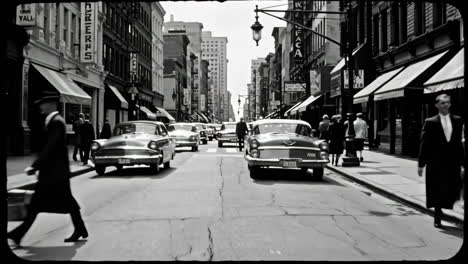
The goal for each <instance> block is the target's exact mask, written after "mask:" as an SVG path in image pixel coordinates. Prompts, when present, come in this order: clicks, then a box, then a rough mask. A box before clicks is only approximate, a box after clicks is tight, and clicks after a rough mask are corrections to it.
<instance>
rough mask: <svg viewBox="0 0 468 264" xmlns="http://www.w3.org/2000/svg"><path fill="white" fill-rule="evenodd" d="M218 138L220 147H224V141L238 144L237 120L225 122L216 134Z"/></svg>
mask: <svg viewBox="0 0 468 264" xmlns="http://www.w3.org/2000/svg"><path fill="white" fill-rule="evenodd" d="M216 139H217V140H218V147H222V146H223V144H224V143H234V144H237V134H236V122H224V123H223V124H222V125H221V129H220V130H219V132H218V133H217V134H216Z"/></svg>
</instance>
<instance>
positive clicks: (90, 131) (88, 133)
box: [80, 114, 95, 165]
mask: <svg viewBox="0 0 468 264" xmlns="http://www.w3.org/2000/svg"><path fill="white" fill-rule="evenodd" d="M80 135H81V148H82V149H83V158H84V160H83V165H87V164H88V160H89V152H90V150H91V143H92V142H93V140H94V139H95V134H94V127H93V125H92V124H91V122H90V121H89V115H88V114H87V115H86V118H85V121H84V122H83V124H81V125H80Z"/></svg>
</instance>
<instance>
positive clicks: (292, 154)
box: [91, 119, 329, 178]
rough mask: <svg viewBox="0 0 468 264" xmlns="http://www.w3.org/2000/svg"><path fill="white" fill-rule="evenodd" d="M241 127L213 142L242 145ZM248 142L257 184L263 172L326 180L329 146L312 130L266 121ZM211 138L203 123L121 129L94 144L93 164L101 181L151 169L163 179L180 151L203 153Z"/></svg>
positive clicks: (228, 125)
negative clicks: (107, 175) (110, 172)
mask: <svg viewBox="0 0 468 264" xmlns="http://www.w3.org/2000/svg"><path fill="white" fill-rule="evenodd" d="M235 127H236V123H235V122H225V123H223V124H222V125H221V126H220V127H219V130H214V129H213V134H214V135H213V136H212V138H211V139H213V138H216V139H217V140H218V146H219V147H222V146H223V144H225V143H236V142H237V135H236V133H235ZM248 127H249V128H250V131H249V134H248V135H247V136H246V137H245V139H244V146H245V155H244V157H245V160H246V161H247V167H248V169H249V171H250V176H251V177H252V178H256V176H257V175H258V173H259V172H260V171H261V170H262V169H263V168H269V167H272V168H278V167H279V168H285V169H300V170H301V171H302V172H307V171H308V169H312V170H313V174H314V176H315V177H317V178H322V177H323V173H324V167H325V166H326V164H327V163H328V162H329V158H328V143H327V142H326V141H324V140H320V139H318V138H316V137H314V135H313V133H312V128H311V126H310V125H309V124H308V123H307V122H304V121H301V120H289V119H264V120H259V121H255V122H253V123H251V124H249V126H248ZM209 138H210V137H209V132H208V130H207V128H206V126H205V124H202V123H174V124H170V125H168V126H167V128H166V126H165V125H164V124H163V123H161V122H157V121H129V122H123V123H120V124H118V125H117V126H116V127H115V128H114V132H113V135H112V137H111V138H110V139H97V140H94V141H93V143H92V144H91V158H92V160H93V162H94V164H95V170H96V172H97V173H98V174H99V175H102V174H104V172H105V169H106V167H110V166H115V167H116V168H117V169H118V170H120V169H122V168H123V166H133V165H149V166H150V168H151V169H152V170H153V171H154V172H155V173H158V172H159V171H160V166H161V165H164V167H165V168H169V167H170V161H171V160H173V159H174V157H175V153H176V152H175V148H176V147H191V148H192V151H198V146H199V145H200V142H202V143H204V144H206V143H207V140H208V139H209Z"/></svg>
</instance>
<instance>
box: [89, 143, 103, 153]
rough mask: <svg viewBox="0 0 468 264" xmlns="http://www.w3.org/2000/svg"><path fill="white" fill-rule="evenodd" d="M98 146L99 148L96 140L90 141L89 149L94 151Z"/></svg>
mask: <svg viewBox="0 0 468 264" xmlns="http://www.w3.org/2000/svg"><path fill="white" fill-rule="evenodd" d="M100 148H101V146H100V145H99V143H97V142H93V143H91V150H92V151H96V150H98V149H100Z"/></svg>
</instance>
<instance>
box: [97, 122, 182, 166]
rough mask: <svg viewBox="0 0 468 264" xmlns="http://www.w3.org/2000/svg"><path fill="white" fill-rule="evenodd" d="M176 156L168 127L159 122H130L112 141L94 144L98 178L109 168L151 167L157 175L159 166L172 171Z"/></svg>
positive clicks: (125, 124) (120, 125)
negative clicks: (171, 165)
mask: <svg viewBox="0 0 468 264" xmlns="http://www.w3.org/2000/svg"><path fill="white" fill-rule="evenodd" d="M174 156H175V141H174V140H173V139H171V138H170V137H169V133H168V131H167V129H166V126H165V125H164V124H163V123H162V122H157V121H143V120H142V121H129V122H123V123H120V124H118V125H116V126H115V128H114V131H113V134H112V137H111V138H109V139H97V140H94V141H93V142H92V143H91V159H92V161H93V163H94V164H95V170H96V172H97V174H99V175H103V174H104V172H105V170H106V167H109V166H115V167H117V169H118V170H121V169H122V168H123V166H133V165H149V166H150V168H151V169H152V170H153V171H154V172H155V173H158V172H159V166H160V165H161V164H164V168H169V167H170V161H171V160H173V159H174Z"/></svg>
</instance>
